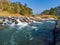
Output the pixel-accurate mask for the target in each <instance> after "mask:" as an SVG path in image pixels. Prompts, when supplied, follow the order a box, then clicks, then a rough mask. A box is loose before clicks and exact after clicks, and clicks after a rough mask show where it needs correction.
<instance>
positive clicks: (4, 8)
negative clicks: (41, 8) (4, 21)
mask: <svg viewBox="0 0 60 45" xmlns="http://www.w3.org/2000/svg"><path fill="white" fill-rule="evenodd" d="M12 14H13V15H15V14H17V15H22V16H32V15H33V12H32V9H31V8H29V7H28V6H27V4H24V5H23V4H21V3H20V2H11V1H9V0H0V15H4V16H5V15H8V16H9V15H10V16H11V15H12Z"/></svg>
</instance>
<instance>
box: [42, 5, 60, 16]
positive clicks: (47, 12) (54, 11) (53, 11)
mask: <svg viewBox="0 0 60 45" xmlns="http://www.w3.org/2000/svg"><path fill="white" fill-rule="evenodd" d="M41 15H56V16H60V6H58V7H55V8H51V9H50V10H44V11H43V12H42V13H41Z"/></svg>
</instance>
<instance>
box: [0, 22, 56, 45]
mask: <svg viewBox="0 0 60 45" xmlns="http://www.w3.org/2000/svg"><path fill="white" fill-rule="evenodd" d="M55 24H56V22H55V21H43V22H35V23H30V24H28V25H26V26H25V25H24V26H22V25H21V26H15V25H14V26H13V27H11V26H10V27H6V28H4V29H0V45H53V44H52V43H53V42H54V36H53V30H54V28H55Z"/></svg>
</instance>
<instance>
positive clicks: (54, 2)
mask: <svg viewBox="0 0 60 45" xmlns="http://www.w3.org/2000/svg"><path fill="white" fill-rule="evenodd" d="M11 1H13V2H21V3H22V4H25V3H26V4H27V6H28V7H30V8H31V9H33V13H34V14H39V13H41V12H43V11H44V10H46V9H50V8H54V7H57V6H60V0H11Z"/></svg>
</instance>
